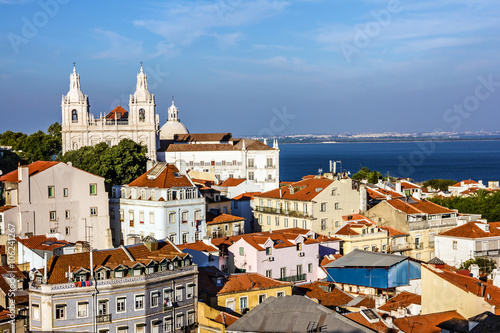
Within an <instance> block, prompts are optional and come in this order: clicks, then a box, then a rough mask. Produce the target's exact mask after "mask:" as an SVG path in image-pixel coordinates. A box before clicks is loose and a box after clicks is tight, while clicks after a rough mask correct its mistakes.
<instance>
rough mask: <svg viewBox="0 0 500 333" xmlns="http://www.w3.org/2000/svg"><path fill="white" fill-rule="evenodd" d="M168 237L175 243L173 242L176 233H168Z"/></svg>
mask: <svg viewBox="0 0 500 333" xmlns="http://www.w3.org/2000/svg"><path fill="white" fill-rule="evenodd" d="M168 237H169V238H170V241H171V242H172V243H174V244H175V242H176V240H175V238H176V234H175V233H173V234H170V235H169V236H168Z"/></svg>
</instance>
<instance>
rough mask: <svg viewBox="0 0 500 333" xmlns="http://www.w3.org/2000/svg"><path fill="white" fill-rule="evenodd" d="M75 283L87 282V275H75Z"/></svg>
mask: <svg viewBox="0 0 500 333" xmlns="http://www.w3.org/2000/svg"><path fill="white" fill-rule="evenodd" d="M75 281H87V274H77V275H76V276H75Z"/></svg>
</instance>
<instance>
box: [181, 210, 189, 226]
mask: <svg viewBox="0 0 500 333" xmlns="http://www.w3.org/2000/svg"><path fill="white" fill-rule="evenodd" d="M187 222H188V212H182V223H187Z"/></svg>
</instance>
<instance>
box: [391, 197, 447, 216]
mask: <svg viewBox="0 0 500 333" xmlns="http://www.w3.org/2000/svg"><path fill="white" fill-rule="evenodd" d="M408 200H410V202H408V201H406V200H401V199H392V200H387V203H388V204H389V205H391V206H392V207H394V208H395V209H397V210H399V211H401V212H403V213H406V214H430V215H432V214H446V213H456V211H454V210H451V209H448V208H446V207H443V206H440V205H438V204H435V203H433V202H431V201H427V200H417V199H414V198H411V199H408Z"/></svg>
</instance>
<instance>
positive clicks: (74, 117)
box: [71, 110, 78, 123]
mask: <svg viewBox="0 0 500 333" xmlns="http://www.w3.org/2000/svg"><path fill="white" fill-rule="evenodd" d="M71 122H72V123H77V122H78V111H76V110H73V111H71Z"/></svg>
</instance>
